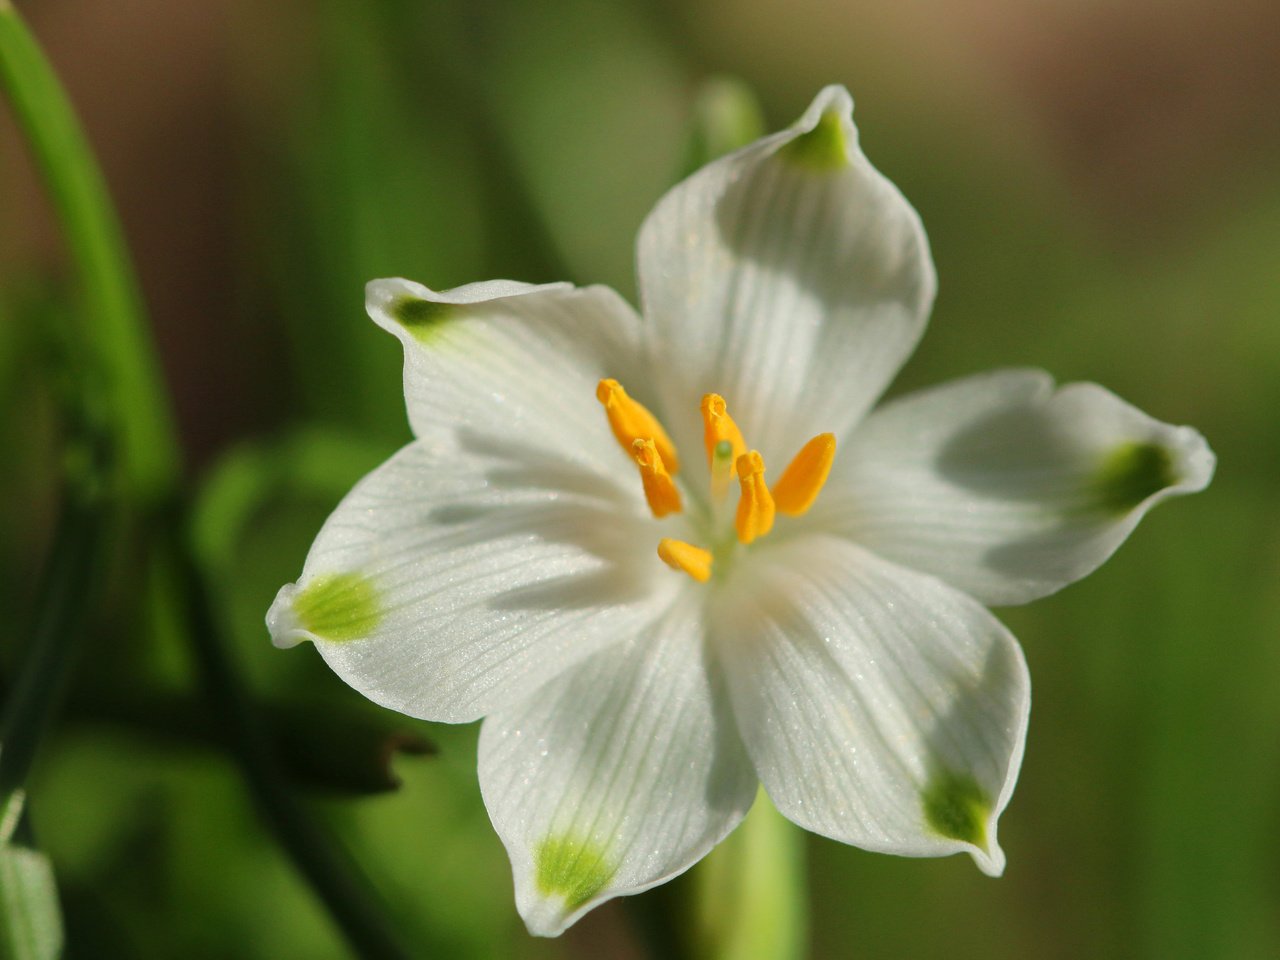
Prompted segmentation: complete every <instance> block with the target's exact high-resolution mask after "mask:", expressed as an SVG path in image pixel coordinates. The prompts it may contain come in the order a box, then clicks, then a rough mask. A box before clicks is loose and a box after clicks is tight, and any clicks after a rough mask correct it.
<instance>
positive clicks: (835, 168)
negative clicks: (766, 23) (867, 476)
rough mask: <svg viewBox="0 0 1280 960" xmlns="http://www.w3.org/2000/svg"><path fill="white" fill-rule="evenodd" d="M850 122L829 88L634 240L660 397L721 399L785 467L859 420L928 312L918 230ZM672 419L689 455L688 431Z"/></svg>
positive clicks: (691, 426) (682, 188)
mask: <svg viewBox="0 0 1280 960" xmlns="http://www.w3.org/2000/svg"><path fill="white" fill-rule="evenodd" d="M852 110H853V101H852V100H851V99H850V97H849V94H848V93H847V92H846V91H845V90H844V89H843V88H841V87H828V88H827V89H825V90H823V91H822V93H820V94H819V95H818V97H817V99H816V100H814V102H813V104H812V105H811V106H810V107H809V109H808V111H806V113H805V114H804V116H803V117H802V118H801V119H800V120H799V121H798V122H797V123H796V124H795V125H793V126H792V127H791V128H790V129H788V130H786V131H783V132H782V133H779V134H775V135H773V136H771V137H767V138H765V139H763V140H760V141H758V142H757V143H755V144H753V145H751V146H749V147H747V148H745V149H743V150H740V151H738V152H737V153H734V154H731V155H729V156H728V157H725V158H723V159H721V160H718V161H716V162H714V163H712V164H709V165H708V166H706V167H704V168H703V169H702V170H700V171H699V172H697V173H695V174H694V175H693V176H691V177H690V178H689V179H687V180H685V181H684V182H683V183H681V184H679V185H678V186H677V187H675V188H674V189H673V190H671V191H670V192H669V193H668V194H667V195H666V196H665V197H663V199H662V200H661V201H660V202H659V203H658V205H657V207H656V208H655V209H654V211H653V213H651V214H650V215H649V218H648V219H647V220H646V221H645V223H644V226H643V227H642V229H641V232H640V239H639V272H640V289H641V299H642V301H643V304H644V313H645V319H646V324H647V326H646V332H647V335H648V337H649V351H650V356H651V357H654V358H658V357H660V358H662V363H661V365H659V364H657V363H655V364H654V372H655V375H656V376H659V377H661V378H662V379H663V383H664V397H665V398H666V399H667V401H668V403H669V404H682V405H683V404H687V403H689V402H693V403H696V399H695V400H693V401H689V400H687V398H689V397H693V398H697V397H700V396H701V395H702V394H704V393H712V392H714V393H718V394H720V395H721V396H723V397H724V398H725V400H726V401H727V403H728V407H729V410H730V411H731V412H732V414H733V416H734V418H735V419H736V421H737V423H738V424H739V425H740V426H741V427H742V430H743V432H744V434H745V435H746V437H747V441H748V443H749V444H750V445H751V446H752V447H755V448H757V449H759V450H760V451H761V452H763V454H764V457H765V461H766V463H770V464H775V463H776V464H778V465H779V467H780V466H781V465H782V464H785V463H786V462H787V461H788V460H790V458H791V456H792V455H793V454H794V453H795V452H796V450H797V449H798V448H799V447H800V445H801V444H802V443H803V442H804V441H805V440H807V439H808V438H809V437H811V436H813V435H815V434H818V433H835V434H836V435H837V436H840V435H842V434H843V433H844V432H845V431H846V430H847V429H848V428H849V427H850V426H851V425H853V424H854V423H856V422H857V421H858V420H859V419H860V418H861V417H862V415H863V414H864V413H865V411H866V410H867V409H868V408H869V407H870V406H871V404H872V403H874V402H875V400H876V398H877V397H878V396H879V395H880V393H881V392H882V391H883V390H884V388H885V386H886V385H887V384H888V383H889V381H890V379H892V377H893V376H894V374H895V373H896V372H897V371H898V368H899V367H900V366H901V365H902V363H903V361H904V360H905V359H906V357H907V356H908V355H909V354H910V353H911V351H912V349H913V348H914V347H915V344H916V341H917V340H918V339H919V337H920V334H921V332H922V331H923V330H924V326H925V321H926V317H927V315H928V311H929V307H930V305H931V303H932V301H933V295H934V289H935V276H934V270H933V264H932V261H931V260H930V257H929V249H928V243H927V241H926V239H925V234H924V229H923V227H922V226H921V224H920V219H919V217H918V216H917V215H916V212H915V211H914V210H913V209H912V208H911V205H910V204H908V203H907V201H906V200H905V199H903V197H902V194H900V193H899V192H898V190H897V188H896V187H894V186H893V184H891V183H890V182H889V181H888V180H886V179H885V178H884V177H883V176H882V175H881V174H880V173H878V172H877V171H876V170H875V169H874V168H873V167H872V166H871V164H870V163H869V162H868V161H867V159H866V157H865V156H864V155H863V154H862V151H861V150H860V149H859V146H858V135H857V131H856V129H855V128H854V125H853V120H852ZM694 413H696V411H690V414H694ZM665 414H666V416H667V418H668V419H669V420H670V421H671V423H670V424H669V425H668V426H669V428H671V427H672V426H675V429H676V430H677V432H678V433H679V434H680V435H679V436H677V437H676V440H677V442H678V443H680V444H681V445H682V446H692V445H693V440H692V438H693V436H694V435H695V434H694V432H695V430H696V427H697V423H696V420H690V422H688V423H686V422H685V421H684V419H683V418H684V415H685V411H684V410H683V409H680V410H678V411H677V410H666V411H665ZM678 416H679V417H680V418H681V419H680V422H679V424H677V417H678Z"/></svg>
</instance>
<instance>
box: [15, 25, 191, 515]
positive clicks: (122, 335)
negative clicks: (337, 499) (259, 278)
mask: <svg viewBox="0 0 1280 960" xmlns="http://www.w3.org/2000/svg"><path fill="white" fill-rule="evenodd" d="M0 86H3V88H4V91H5V93H6V94H7V96H8V98H9V101H10V102H11V103H12V104H13V109H14V113H15V115H16V117H17V121H18V125H19V127H20V128H21V130H22V132H23V135H24V136H25V137H26V140H27V142H28V143H29V144H30V145H31V151H32V154H33V156H34V158H35V162H36V167H37V169H38V170H39V172H40V175H41V176H42V177H43V179H44V183H45V187H46V189H47V191H48V194H49V197H50V199H51V200H52V202H53V205H54V208H55V210H56V212H57V215H58V220H59V222H60V223H61V224H62V229H63V232H64V237H65V240H66V243H67V247H68V248H69V250H70V251H71V255H72V257H73V259H74V260H75V265H76V273H77V275H78V278H79V290H78V293H79V297H80V299H81V302H82V305H83V310H84V323H83V326H82V327H81V328H80V331H79V333H80V335H81V336H82V337H84V338H85V339H86V340H87V341H88V342H89V343H91V344H92V345H93V348H94V349H93V352H94V353H96V354H97V355H98V361H99V364H100V366H101V369H102V370H103V372H104V375H105V378H106V392H107V396H106V402H107V404H108V407H109V414H110V419H111V421H112V422H113V423H114V424H115V426H116V429H117V430H118V437H119V447H120V449H119V453H118V457H119V459H120V461H121V467H122V469H123V471H124V475H125V477H126V478H127V480H128V482H129V484H130V488H131V492H132V493H133V494H134V496H135V497H137V498H138V499H140V500H142V501H143V502H155V501H156V500H159V499H161V498H162V497H163V496H164V495H165V494H166V493H167V492H168V491H169V490H170V489H171V488H172V487H173V486H174V484H175V483H176V481H177V477H178V471H179V451H178V445H177V441H176V439H175V437H174V432H173V424H172V421H171V418H170V415H169V408H168V404H167V402H166V400H165V393H164V386H163V383H162V380H161V376H160V373H159V368H158V365H157V363H156V358H155V355H154V353H153V350H152V347H151V342H150V339H149V336H148V332H147V325H146V322H145V314H144V310H143V306H142V300H141V297H140V295H139V293H138V288H137V285H136V283H135V281H134V274H133V270H132V268H131V266H130V263H129V255H128V251H127V249H126V247H125V244H124V239H123V236H122V234H121V230H120V225H119V223H118V221H117V219H116V216H115V213H114V210H113V208H112V205H111V200H110V197H109V196H108V194H107V189H106V185H105V184H104V183H103V180H102V174H101V173H100V172H99V170H98V166H97V164H96V162H95V161H94V158H93V153H92V151H91V150H90V148H89V145H88V143H87V142H86V140H85V137H84V134H83V133H82V131H81V129H80V124H79V123H78V122H77V120H76V116H75V111H74V110H73V109H72V107H71V104H70V102H69V101H68V99H67V96H66V94H65V92H64V91H63V89H62V85H61V84H60V83H59V82H58V78H57V76H56V75H55V73H54V72H53V69H52V67H51V66H50V64H49V61H48V60H47V59H46V58H45V56H44V54H43V52H42V51H41V49H40V47H39V45H38V44H37V43H36V40H35V38H34V37H33V36H32V34H31V32H30V31H29V30H28V29H27V26H26V24H25V23H24V22H23V20H22V17H21V16H20V15H19V14H18V11H17V10H15V9H14V8H13V6H12V5H11V4H10V2H9V0H0Z"/></svg>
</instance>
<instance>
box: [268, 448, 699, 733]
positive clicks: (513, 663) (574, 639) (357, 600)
mask: <svg viewBox="0 0 1280 960" xmlns="http://www.w3.org/2000/svg"><path fill="white" fill-rule="evenodd" d="M627 479H632V478H631V477H628V478H627ZM630 487H631V485H630V484H628V485H626V487H625V488H622V487H619V486H617V485H615V484H612V483H611V482H610V481H608V480H607V479H603V478H601V477H600V476H599V475H597V474H595V473H593V472H591V471H590V470H588V469H586V468H584V467H582V466H580V465H577V464H575V463H573V462H572V461H570V460H568V459H566V458H564V457H562V456H560V455H558V454H556V453H554V452H552V451H549V450H547V449H545V448H543V447H540V446H538V445H537V443H536V442H534V441H533V440H531V441H530V442H528V443H527V444H523V445H522V444H517V443H515V442H512V441H510V440H507V439H499V440H493V439H492V438H489V437H485V436H482V435H479V434H463V435H462V436H461V437H460V438H459V439H458V440H457V441H454V440H452V439H443V440H439V441H429V440H420V441H417V442H415V443H413V444H410V445H409V446H408V447H406V448H404V449H403V450H401V451H400V452H399V453H398V454H396V456H395V457H393V458H392V459H391V460H389V461H388V462H387V463H385V464H383V465H382V466H381V467H379V468H378V469H377V470H375V471H374V472H373V473H371V474H370V475H369V476H367V477H366V478H365V479H364V480H362V481H361V482H360V483H359V484H358V485H357V486H356V487H355V489H354V490H352V491H351V493H350V494H348V495H347V497H346V499H344V500H343V501H342V503H341V504H340V505H339V506H338V508H337V510H335V511H334V513H333V515H332V516H330V517H329V520H328V521H327V522H326V523H325V525H324V528H323V529H322V530H321V531H320V534H319V536H318V537H317V538H316V541H315V543H314V544H313V546H312V548H311V552H310V553H309V554H308V556H307V562H306V566H305V569H304V570H303V574H302V577H301V578H300V579H299V581H298V583H297V584H289V585H288V586H286V587H284V588H283V589H282V590H281V591H280V594H279V596H278V597H277V598H276V602H275V603H274V604H273V606H272V608H271V611H270V613H268V615H267V623H268V626H269V627H270V629H271V633H272V637H273V639H274V640H275V642H276V643H277V644H279V645H282V646H285V645H289V644H291V643H295V642H297V641H299V640H314V641H316V645H317V647H318V648H319V650H320V653H321V654H322V655H323V656H324V658H325V659H326V660H327V661H328V662H329V665H330V666H331V667H332V668H333V669H334V670H335V671H336V672H337V673H338V675H339V676H341V677H342V678H343V679H344V680H345V681H346V682H347V683H349V684H350V685H351V686H353V687H355V688H356V689H357V690H359V691H360V692H362V693H363V694H365V695H366V696H367V697H369V698H370V699H372V700H374V701H376V702H378V703H380V704H383V705H384V706H387V707H391V708H392V709H395V710H399V711H401V712H402V713H407V714H410V715H412V716H416V717H421V718H423V719H427V720H443V721H449V722H458V721H467V720H474V719H476V718H478V717H480V716H483V715H484V714H486V713H488V712H490V711H491V710H492V709H494V708H495V707H498V706H502V705H504V704H508V703H513V702H515V701H516V700H518V699H519V698H521V697H523V696H526V695H527V694H528V692H529V691H531V690H533V689H535V688H536V687H537V686H538V685H539V684H540V683H542V682H544V681H546V680H547V679H549V678H550V677H553V676H555V675H556V674H557V673H559V672H560V671H562V670H565V669H567V668H568V667H570V666H572V665H573V664H574V663H576V662H578V661H579V660H581V659H582V658H584V657H586V656H588V655H589V654H591V653H592V652H594V651H595V650H598V649H600V648H601V647H602V646H604V645H607V644H609V643H613V642H618V641H622V640H626V639H628V638H630V637H633V636H635V635H636V634H637V633H638V632H639V631H640V630H641V629H643V628H644V627H645V626H646V625H647V624H649V623H651V622H652V621H653V620H654V619H655V618H656V617H657V616H659V615H660V614H661V613H662V611H664V610H665V609H667V607H668V606H669V605H670V603H671V596H672V595H673V593H674V592H675V590H676V589H677V588H678V586H680V583H679V579H680V578H676V577H673V576H671V571H670V570H667V569H666V567H665V566H663V564H662V563H661V562H660V561H659V560H658V559H657V557H656V555H655V554H654V553H653V550H652V548H647V549H638V548H637V546H636V544H637V543H656V542H657V539H658V534H657V533H656V532H655V531H654V529H653V525H654V522H655V521H653V519H652V518H651V517H650V516H649V515H648V511H647V509H646V508H645V507H644V502H643V498H642V497H641V496H640V495H639V494H638V493H637V492H635V491H634V490H632V489H630Z"/></svg>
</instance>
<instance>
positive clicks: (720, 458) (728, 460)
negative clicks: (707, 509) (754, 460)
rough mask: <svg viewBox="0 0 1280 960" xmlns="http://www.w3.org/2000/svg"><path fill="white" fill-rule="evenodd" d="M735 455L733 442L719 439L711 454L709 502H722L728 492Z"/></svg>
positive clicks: (735, 459)
mask: <svg viewBox="0 0 1280 960" xmlns="http://www.w3.org/2000/svg"><path fill="white" fill-rule="evenodd" d="M736 461H737V457H735V456H734V455H733V444H732V443H730V442H729V441H728V440H721V441H720V442H719V443H717V444H716V449H715V452H714V453H713V454H712V455H711V502H712V503H723V502H724V498H725V497H726V496H728V494H729V481H730V480H732V479H733V475H734V472H735V470H734V466H735V462H736Z"/></svg>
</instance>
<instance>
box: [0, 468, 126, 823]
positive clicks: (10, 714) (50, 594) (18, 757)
mask: <svg viewBox="0 0 1280 960" xmlns="http://www.w3.org/2000/svg"><path fill="white" fill-rule="evenodd" d="M107 522H108V514H107V512H106V511H105V510H104V509H103V508H102V506H101V505H100V504H97V503H95V502H93V498H92V497H90V496H85V495H84V491H83V490H81V489H76V485H74V484H69V489H68V494H67V496H66V497H65V498H64V505H63V509H62V513H61V516H60V517H59V520H58V528H57V531H56V532H55V534H54V538H53V547H52V550H51V552H50V555H49V560H48V563H47V565H46V567H45V570H44V575H43V576H42V578H41V580H40V586H39V590H38V596H37V601H36V621H35V630H34V633H33V635H32V638H31V645H30V646H29V647H28V648H27V652H26V657H25V659H24V661H23V663H22V665H21V667H20V668H19V671H18V675H17V679H16V681H15V683H14V685H13V689H12V690H11V691H9V694H8V696H7V698H6V700H5V706H4V716H3V721H2V722H0V822H9V821H10V820H11V816H10V815H11V814H12V813H14V812H15V811H16V809H17V808H18V806H19V805H20V804H21V802H22V798H21V795H22V785H23V784H24V783H25V782H26V779H27V774H28V773H29V771H30V769H31V763H32V760H33V759H34V758H35V754H36V748H37V747H38V745H39V743H40V740H41V738H42V737H43V735H44V731H45V729H46V728H47V727H48V725H49V721H50V720H51V719H52V717H53V716H54V714H55V713H56V711H57V706H58V703H59V701H60V700H61V694H62V691H63V689H64V688H65V686H66V682H67V678H68V676H69V674H70V672H71V667H72V665H73V664H74V662H75V652H76V648H77V647H78V646H79V640H80V638H81V636H82V635H83V633H84V630H83V626H84V619H85V615H86V613H87V612H88V610H89V609H90V608H91V607H92V605H93V604H92V594H93V588H94V586H95V581H96V575H97V574H98V573H99V571H100V570H101V567H102V565H103V557H102V553H103V550H102V548H103V545H104V543H105V538H104V537H103V533H104V531H105V527H106V526H107Z"/></svg>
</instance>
